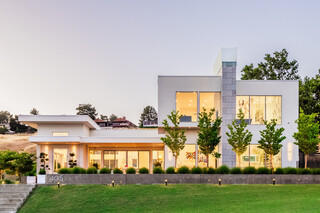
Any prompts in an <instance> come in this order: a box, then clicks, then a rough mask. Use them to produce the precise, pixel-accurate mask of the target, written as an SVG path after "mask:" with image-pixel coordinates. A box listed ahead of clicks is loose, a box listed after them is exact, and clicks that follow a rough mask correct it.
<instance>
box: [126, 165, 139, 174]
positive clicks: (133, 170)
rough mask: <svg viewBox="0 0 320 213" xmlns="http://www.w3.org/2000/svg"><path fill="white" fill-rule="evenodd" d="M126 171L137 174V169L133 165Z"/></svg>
mask: <svg viewBox="0 0 320 213" xmlns="http://www.w3.org/2000/svg"><path fill="white" fill-rule="evenodd" d="M126 173H127V174H137V170H136V169H135V168H133V167H129V168H128V169H127V170H126Z"/></svg>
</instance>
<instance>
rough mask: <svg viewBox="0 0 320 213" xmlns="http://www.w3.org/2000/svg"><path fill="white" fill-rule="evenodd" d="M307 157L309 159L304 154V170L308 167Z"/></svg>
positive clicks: (307, 155)
mask: <svg viewBox="0 0 320 213" xmlns="http://www.w3.org/2000/svg"><path fill="white" fill-rule="evenodd" d="M308 157H309V154H305V155H304V168H305V169H306V168H307V166H308Z"/></svg>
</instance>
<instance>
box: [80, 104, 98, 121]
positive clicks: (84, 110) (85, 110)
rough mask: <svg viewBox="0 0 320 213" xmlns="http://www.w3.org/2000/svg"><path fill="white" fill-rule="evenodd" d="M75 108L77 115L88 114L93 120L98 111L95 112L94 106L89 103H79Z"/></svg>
mask: <svg viewBox="0 0 320 213" xmlns="http://www.w3.org/2000/svg"><path fill="white" fill-rule="evenodd" d="M76 110H77V111H78V112H77V115H89V116H90V118H92V119H93V120H95V119H96V116H97V115H98V113H96V108H95V107H93V106H92V105H91V104H79V106H78V107H77V108H76Z"/></svg>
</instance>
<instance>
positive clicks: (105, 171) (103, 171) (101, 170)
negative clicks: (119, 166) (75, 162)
mask: <svg viewBox="0 0 320 213" xmlns="http://www.w3.org/2000/svg"><path fill="white" fill-rule="evenodd" d="M99 174H111V170H110V169H109V168H102V169H100V171H99Z"/></svg>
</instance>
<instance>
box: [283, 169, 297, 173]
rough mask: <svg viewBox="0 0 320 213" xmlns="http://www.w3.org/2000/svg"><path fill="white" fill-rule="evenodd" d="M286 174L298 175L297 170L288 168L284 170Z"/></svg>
mask: <svg viewBox="0 0 320 213" xmlns="http://www.w3.org/2000/svg"><path fill="white" fill-rule="evenodd" d="M283 173H284V174H297V169H296V168H292V167H287V168H284V169H283Z"/></svg>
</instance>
